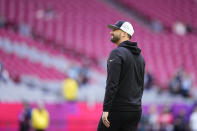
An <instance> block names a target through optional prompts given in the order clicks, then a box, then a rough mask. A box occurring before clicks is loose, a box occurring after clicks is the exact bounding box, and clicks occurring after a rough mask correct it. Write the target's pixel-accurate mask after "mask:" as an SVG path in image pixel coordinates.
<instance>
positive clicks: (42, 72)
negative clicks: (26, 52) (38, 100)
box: [0, 49, 65, 80]
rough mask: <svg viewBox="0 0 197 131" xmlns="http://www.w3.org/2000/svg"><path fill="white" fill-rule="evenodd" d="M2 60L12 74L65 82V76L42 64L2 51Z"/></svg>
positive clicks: (0, 55)
mask: <svg viewBox="0 0 197 131" xmlns="http://www.w3.org/2000/svg"><path fill="white" fill-rule="evenodd" d="M0 59H1V61H2V62H3V64H4V67H5V69H7V70H8V71H9V72H10V73H11V74H14V75H30V76H35V77H38V78H40V79H43V80H63V79H64V78H65V74H63V73H61V72H58V71H57V70H56V69H54V68H47V67H44V66H43V65H42V64H40V63H33V62H31V61H29V60H28V59H25V58H24V59H22V58H19V57H18V56H16V55H15V54H7V53H6V52H4V51H3V50H1V49H0Z"/></svg>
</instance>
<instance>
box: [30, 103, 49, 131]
mask: <svg viewBox="0 0 197 131" xmlns="http://www.w3.org/2000/svg"><path fill="white" fill-rule="evenodd" d="M48 125H49V113H48V111H47V110H46V109H45V107H44V104H43V103H41V102H39V103H38V108H35V109H33V111H32V127H33V129H34V130H35V131H45V130H46V129H47V127H48Z"/></svg>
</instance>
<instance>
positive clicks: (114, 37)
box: [110, 35, 120, 43]
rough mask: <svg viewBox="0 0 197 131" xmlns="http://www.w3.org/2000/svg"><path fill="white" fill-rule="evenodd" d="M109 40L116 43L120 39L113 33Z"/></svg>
mask: <svg viewBox="0 0 197 131" xmlns="http://www.w3.org/2000/svg"><path fill="white" fill-rule="evenodd" d="M110 40H111V42H113V43H117V42H118V41H119V40H120V37H119V36H114V35H113V36H112V37H111V39H110Z"/></svg>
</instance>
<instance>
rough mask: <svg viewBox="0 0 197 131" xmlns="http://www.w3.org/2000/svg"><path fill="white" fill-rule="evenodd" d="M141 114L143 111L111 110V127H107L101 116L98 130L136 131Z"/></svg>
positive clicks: (109, 118) (109, 117)
mask: <svg viewBox="0 0 197 131" xmlns="http://www.w3.org/2000/svg"><path fill="white" fill-rule="evenodd" d="M141 114H142V111H133V112H110V113H109V116H108V120H109V122H110V127H109V128H107V127H105V125H104V124H103V122H102V118H101V119H100V121H99V124H98V127H97V131H136V130H137V126H138V123H139V121H140V118H141Z"/></svg>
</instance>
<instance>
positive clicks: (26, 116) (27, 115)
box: [19, 102, 32, 131]
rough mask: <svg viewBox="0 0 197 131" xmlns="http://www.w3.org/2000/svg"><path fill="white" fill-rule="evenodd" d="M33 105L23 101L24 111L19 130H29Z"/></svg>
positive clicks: (20, 117)
mask: <svg viewBox="0 0 197 131" xmlns="http://www.w3.org/2000/svg"><path fill="white" fill-rule="evenodd" d="M31 111H32V110H31V107H30V105H29V104H28V103H27V102H24V103H23V111H22V112H21V113H20V115H19V131H29V130H30V127H31Z"/></svg>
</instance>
